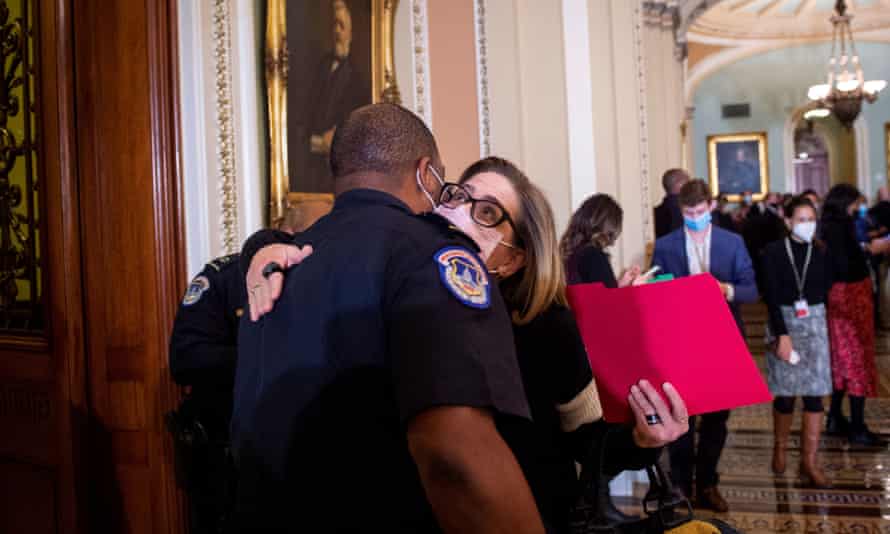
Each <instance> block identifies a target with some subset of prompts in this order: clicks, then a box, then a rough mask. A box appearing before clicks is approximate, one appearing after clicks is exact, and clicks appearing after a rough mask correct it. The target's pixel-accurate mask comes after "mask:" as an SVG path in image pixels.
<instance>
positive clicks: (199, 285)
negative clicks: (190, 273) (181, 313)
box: [182, 275, 210, 306]
mask: <svg viewBox="0 0 890 534" xmlns="http://www.w3.org/2000/svg"><path fill="white" fill-rule="evenodd" d="M208 289H210V280H208V279H207V277H206V276H203V275H202V276H196V277H195V279H194V280H192V283H191V284H189V288H188V289H186V291H185V297H183V298H182V305H183V306H191V305H192V304H194V303H196V302H198V301H199V300H201V296H202V295H203V294H204V292H205V291H207V290H208Z"/></svg>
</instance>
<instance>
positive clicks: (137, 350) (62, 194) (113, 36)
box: [0, 0, 185, 534]
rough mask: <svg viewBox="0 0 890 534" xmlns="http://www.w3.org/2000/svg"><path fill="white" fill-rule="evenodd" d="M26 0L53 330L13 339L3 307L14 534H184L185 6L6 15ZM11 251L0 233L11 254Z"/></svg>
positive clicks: (159, 2)
mask: <svg viewBox="0 0 890 534" xmlns="http://www.w3.org/2000/svg"><path fill="white" fill-rule="evenodd" d="M11 2H16V3H18V4H21V5H23V6H24V5H27V6H29V9H31V10H32V11H31V14H32V16H31V17H30V18H28V17H26V21H25V25H26V26H28V22H27V20H31V21H39V24H35V26H34V27H33V31H32V32H31V33H29V35H32V36H33V39H34V40H35V42H36V47H35V50H34V53H33V57H34V58H36V59H35V66H34V71H33V72H34V73H35V76H34V78H35V81H34V84H35V85H34V86H33V89H34V98H35V99H36V100H35V101H36V104H35V106H34V108H33V109H36V110H38V112H39V113H38V118H37V120H36V122H35V123H34V124H36V131H37V132H38V137H37V141H38V143H37V147H38V149H37V150H38V156H39V158H37V160H36V161H37V162H38V163H37V166H36V169H37V176H38V178H37V180H36V181H35V183H36V184H38V186H37V187H39V193H40V195H42V196H41V197H40V198H39V201H38V202H36V203H35V204H34V205H35V206H37V207H38V209H39V210H40V217H39V218H38V223H37V224H39V237H38V238H37V239H36V240H35V241H34V242H38V241H39V243H40V252H41V255H40V262H39V265H40V267H39V273H40V276H41V277H42V278H41V282H40V284H39V287H40V289H41V290H42V292H41V300H40V301H39V302H37V304H38V305H39V310H40V312H41V313H42V314H43V315H42V316H41V319H42V321H41V322H33V323H28V322H26V321H25V322H22V321H19V322H20V323H21V325H24V326H28V325H29V324H31V325H37V326H39V328H40V329H39V331H37V332H27V331H24V330H23V328H24V327H20V328H19V330H17V331H12V330H9V329H7V330H3V328H4V326H3V325H4V324H5V325H9V324H11V323H10V322H9V321H8V320H7V321H6V322H5V323H4V322H3V321H4V320H5V319H6V318H8V317H11V314H10V311H9V306H6V308H0V433H2V434H3V438H2V439H0V501H2V504H0V532H28V533H32V532H37V533H44V532H61V533H66V534H67V533H74V534H86V533H90V532H109V533H111V532H114V533H171V534H172V533H177V532H183V530H184V528H183V527H184V522H183V515H182V503H181V498H180V495H179V493H178V492H177V490H176V488H175V484H174V482H173V476H172V451H171V444H170V441H169V438H168V436H167V434H166V432H165V430H164V428H163V424H162V414H163V413H165V411H166V410H168V409H170V408H171V407H173V406H174V405H175V402H176V400H177V389H176V388H175V387H174V386H173V384H172V381H171V380H170V377H169V371H168V369H167V367H166V340H167V336H168V335H169V329H170V325H171V324H172V318H173V313H174V312H175V310H176V303H177V300H178V298H179V293H180V291H181V288H182V287H183V286H184V284H185V280H184V268H183V265H184V251H183V250H182V245H183V239H182V231H181V228H180V226H179V225H180V221H181V220H182V217H181V213H180V210H181V208H180V201H179V198H178V196H177V195H178V191H179V182H178V180H179V178H178V176H177V174H176V173H177V171H178V168H179V166H178V164H177V153H178V151H177V146H178V135H177V130H176V127H177V115H176V109H177V106H176V87H177V80H176V76H175V74H176V57H177V54H176V47H175V44H176V33H175V28H176V19H175V15H176V13H175V9H174V8H175V4H176V2H175V0H152V1H149V2H133V1H128V0H78V1H76V2H72V1H71V0H8V1H7V0H0V6H5V5H8V4H10V3H11ZM3 13H4V11H3V9H0V25H2V24H3V23H4V21H3ZM13 18H15V17H13ZM75 45H76V46H75ZM29 57H30V56H29ZM0 80H2V78H0ZM2 105H3V103H2V102H0V107H2ZM23 109H30V108H23ZM2 130H3V124H0V136H3V135H5V134H4V133H3V131H2ZM0 156H2V155H0ZM0 171H2V165H0ZM2 179H3V175H2V172H0V182H2ZM29 190H30V189H29ZM2 194H3V187H2V184H0V195H2ZM2 207H3V206H2V205H0V208H2ZM3 220H6V219H4V218H3V217H0V221H3ZM4 232H6V233H4ZM9 235H11V234H10V232H9V231H6V230H4V229H3V228H2V225H0V248H2V246H3V243H8V242H9V238H8V236H9ZM32 256H33V254H32ZM2 265H4V264H3V263H2V262H0V305H3V304H4V303H8V302H9V298H8V297H6V300H3V298H4V295H9V294H10V293H9V290H8V288H9V287H10V286H9V285H8V284H7V285H4V282H3V280H4V278H2V277H3V276H5V274H4V273H5V272H8V269H7V271H3V267H2ZM5 265H9V263H8V262H7V263H6V264H5ZM32 278H33V276H32ZM22 284H24V282H21V283H19V285H20V286H22ZM23 287H24V286H23ZM29 287H31V286H29ZM4 288H5V292H4ZM21 294H24V293H21ZM35 309H38V308H37V307H35ZM16 313H19V312H16ZM16 324H19V323H16ZM21 325H19V326H21Z"/></svg>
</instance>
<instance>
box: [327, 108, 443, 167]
mask: <svg viewBox="0 0 890 534" xmlns="http://www.w3.org/2000/svg"><path fill="white" fill-rule="evenodd" d="M425 156H426V157H430V158H433V159H434V160H436V161H434V163H439V162H438V161H437V160H438V158H439V149H438V148H437V147H436V140H435V138H433V134H432V132H430V129H429V128H427V127H426V124H424V123H423V121H422V120H420V118H419V117H418V116H417V115H415V114H414V113H412V112H410V111H408V110H407V109H405V108H403V107H401V106H397V105H395V104H371V105H369V106H364V107H360V108H358V109H356V110H355V111H353V112H352V113H350V114H349V116H348V117H347V118H346V120H345V121H343V124H341V125H340V126H339V127H337V129H336V131H335V132H334V139H333V141H332V142H331V173H332V174H333V176H334V179H335V180H336V179H337V178H340V177H342V176H346V175H349V174H353V173H356V172H380V173H384V174H388V175H396V174H400V173H402V172H404V171H406V170H408V169H410V168H411V167H413V166H414V165H416V164H417V162H418V161H419V160H420V159H421V158H423V157H425Z"/></svg>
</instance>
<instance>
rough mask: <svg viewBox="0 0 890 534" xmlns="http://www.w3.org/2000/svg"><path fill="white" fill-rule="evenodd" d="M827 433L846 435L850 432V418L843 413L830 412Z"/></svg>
mask: <svg viewBox="0 0 890 534" xmlns="http://www.w3.org/2000/svg"><path fill="white" fill-rule="evenodd" d="M825 434H826V435H828V436H846V435H848V434H850V420H849V419H847V418H846V417H844V416H843V415H835V414H833V413H829V414H828V418H827V419H826V421H825Z"/></svg>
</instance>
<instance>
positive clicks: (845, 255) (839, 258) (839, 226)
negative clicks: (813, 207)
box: [822, 217, 868, 284]
mask: <svg viewBox="0 0 890 534" xmlns="http://www.w3.org/2000/svg"><path fill="white" fill-rule="evenodd" d="M822 239H823V240H824V241H825V244H826V245H827V246H828V252H827V254H828V261H829V262H831V272H832V275H833V282H844V283H848V284H850V283H855V282H861V281H862V280H864V279H866V278H868V265H867V264H866V262H865V261H866V260H865V252H864V251H863V250H862V247H861V246H859V243H858V242H857V241H856V228H855V226H854V223H853V219H852V217H842V218H841V217H832V218H827V219H824V220H823V221H822Z"/></svg>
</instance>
